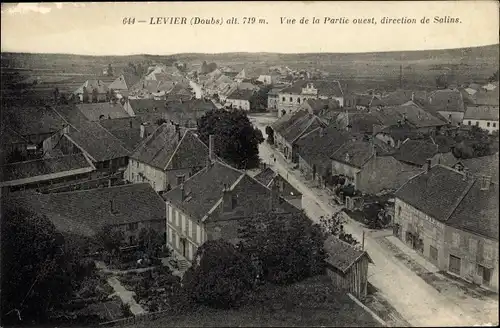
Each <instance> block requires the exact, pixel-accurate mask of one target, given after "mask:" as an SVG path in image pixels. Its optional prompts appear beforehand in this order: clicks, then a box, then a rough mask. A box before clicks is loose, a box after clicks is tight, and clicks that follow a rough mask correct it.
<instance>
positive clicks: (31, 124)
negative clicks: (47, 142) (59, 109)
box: [1, 105, 66, 136]
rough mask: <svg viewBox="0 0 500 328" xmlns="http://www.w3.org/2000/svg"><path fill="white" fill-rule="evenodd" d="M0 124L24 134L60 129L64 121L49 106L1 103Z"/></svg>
mask: <svg viewBox="0 0 500 328" xmlns="http://www.w3.org/2000/svg"><path fill="white" fill-rule="evenodd" d="M1 125H5V126H6V127H8V128H9V129H11V130H12V131H15V132H16V134H19V135H21V136H25V135H33V134H34V135H37V134H45V133H54V132H57V131H60V130H61V129H62V128H63V127H64V126H65V125H66V122H65V121H64V119H63V118H62V117H61V116H59V115H58V114H57V113H56V112H55V111H54V110H53V109H52V108H50V107H43V106H39V107H28V106H22V107H21V106H19V107H17V106H11V105H9V106H3V105H2V117H1Z"/></svg>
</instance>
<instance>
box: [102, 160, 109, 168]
mask: <svg viewBox="0 0 500 328" xmlns="http://www.w3.org/2000/svg"><path fill="white" fill-rule="evenodd" d="M102 167H103V168H105V169H107V168H108V167H109V161H105V162H103V163H102Z"/></svg>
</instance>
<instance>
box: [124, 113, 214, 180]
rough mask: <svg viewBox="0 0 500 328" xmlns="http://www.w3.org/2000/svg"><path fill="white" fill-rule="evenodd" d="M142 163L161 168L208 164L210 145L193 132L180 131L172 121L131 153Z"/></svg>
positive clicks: (182, 129) (157, 130) (132, 156)
mask: <svg viewBox="0 0 500 328" xmlns="http://www.w3.org/2000/svg"><path fill="white" fill-rule="evenodd" d="M131 158H134V159H137V160H138V161H141V162H142V163H145V164H148V165H150V166H153V167H156V168H159V169H161V170H168V169H180V168H189V167H196V166H204V165H206V161H207V158H208V147H207V146H206V145H205V144H204V143H203V142H202V141H201V140H200V139H199V138H198V137H196V136H195V135H194V134H193V132H191V131H189V130H186V129H184V128H182V127H180V128H179V132H177V131H176V127H175V126H174V125H172V124H170V123H164V124H162V125H161V126H160V127H159V128H158V129H156V130H155V131H154V132H153V133H152V134H151V135H150V136H149V137H148V138H147V139H146V140H144V142H143V143H142V144H141V145H140V146H139V147H138V148H137V150H136V151H135V152H134V153H133V154H132V155H131Z"/></svg>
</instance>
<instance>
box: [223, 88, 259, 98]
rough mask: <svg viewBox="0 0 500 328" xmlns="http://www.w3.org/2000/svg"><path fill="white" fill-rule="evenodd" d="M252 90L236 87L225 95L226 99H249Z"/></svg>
mask: <svg viewBox="0 0 500 328" xmlns="http://www.w3.org/2000/svg"><path fill="white" fill-rule="evenodd" d="M253 94H254V92H253V91H252V90H247V89H236V90H234V91H233V92H231V94H229V95H228V96H227V99H238V100H250V99H251V98H252V96H253Z"/></svg>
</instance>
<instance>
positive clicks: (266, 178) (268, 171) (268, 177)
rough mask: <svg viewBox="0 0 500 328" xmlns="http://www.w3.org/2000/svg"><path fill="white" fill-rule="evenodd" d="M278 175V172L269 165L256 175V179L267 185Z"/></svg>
mask: <svg viewBox="0 0 500 328" xmlns="http://www.w3.org/2000/svg"><path fill="white" fill-rule="evenodd" d="M277 175H278V173H276V172H274V171H273V169H272V168H270V167H267V168H265V169H264V170H262V171H260V172H259V174H257V175H256V176H254V179H255V180H257V181H259V182H260V183H262V184H263V185H264V186H266V187H267V186H269V184H270V183H271V182H272V181H273V179H274V178H275V177H276V176H277Z"/></svg>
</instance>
